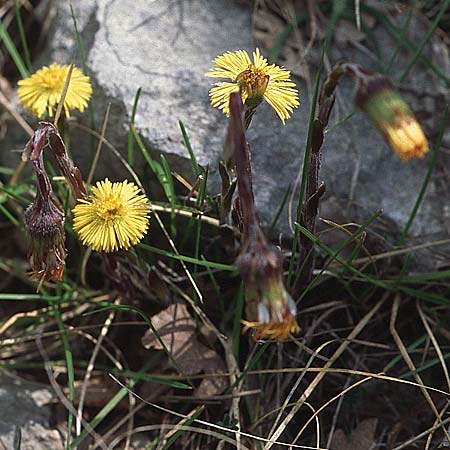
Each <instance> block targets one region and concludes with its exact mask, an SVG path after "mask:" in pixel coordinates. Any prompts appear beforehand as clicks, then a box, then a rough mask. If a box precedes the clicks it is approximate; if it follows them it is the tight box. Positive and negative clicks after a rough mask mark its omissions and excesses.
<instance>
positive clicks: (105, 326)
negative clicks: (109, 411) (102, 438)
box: [75, 298, 120, 436]
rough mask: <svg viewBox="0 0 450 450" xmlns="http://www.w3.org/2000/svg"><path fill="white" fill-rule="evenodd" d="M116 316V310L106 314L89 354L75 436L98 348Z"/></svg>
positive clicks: (77, 433)
mask: <svg viewBox="0 0 450 450" xmlns="http://www.w3.org/2000/svg"><path fill="white" fill-rule="evenodd" d="M114 304H115V305H119V304H120V298H117V299H116V300H115V301H114ZM115 314H116V310H115V309H112V310H111V311H110V313H109V314H108V316H107V317H106V319H105V322H104V324H103V326H102V329H101V330H100V334H99V337H98V339H97V342H96V344H95V346H94V350H93V352H92V354H91V357H90V359H89V362H88V366H87V369H86V373H85V375H84V380H83V384H82V386H81V391H80V398H79V401H78V413H77V420H76V427H75V429H76V435H77V436H79V435H80V434H81V420H80V418H81V417H83V407H84V400H85V398H86V392H87V389H88V386H89V381H90V379H91V375H92V371H93V369H94V365H95V360H96V359H97V355H98V353H99V351H100V347H101V345H102V342H103V339H104V338H105V336H106V335H107V334H108V331H109V327H110V325H111V323H112V321H113V320H114V316H115Z"/></svg>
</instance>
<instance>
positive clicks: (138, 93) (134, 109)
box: [127, 88, 142, 167]
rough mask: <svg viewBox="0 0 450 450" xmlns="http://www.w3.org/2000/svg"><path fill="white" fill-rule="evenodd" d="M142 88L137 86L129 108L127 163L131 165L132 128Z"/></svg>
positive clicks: (132, 150)
mask: <svg viewBox="0 0 450 450" xmlns="http://www.w3.org/2000/svg"><path fill="white" fill-rule="evenodd" d="M141 91H142V88H138V90H137V91H136V95H135V96H134V102H133V109H132V110H131V118H130V129H129V131H128V152H127V154H128V164H129V165H130V166H131V167H133V164H134V136H133V131H132V129H133V128H134V123H135V117H136V111H137V106H138V102H139V97H140V96H141Z"/></svg>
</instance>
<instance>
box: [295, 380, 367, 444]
mask: <svg viewBox="0 0 450 450" xmlns="http://www.w3.org/2000/svg"><path fill="white" fill-rule="evenodd" d="M373 378H374V377H366V378H363V379H362V380H359V381H357V382H356V383H353V384H352V385H350V386H348V387H347V388H345V389H344V390H342V391H341V392H339V394H337V395H335V396H334V397H333V398H331V399H330V400H328V401H327V402H326V403H324V404H323V405H322V406H321V407H320V408H319V409H318V410H317V411H315V413H314V414H313V415H312V416H311V417H310V418H309V419H308V420H307V421H306V423H305V424H304V425H303V427H302V428H301V430H300V431H299V432H298V433H297V436H295V438H294V441H293V442H295V441H297V439H299V438H300V436H301V435H302V434H303V432H304V431H305V430H306V427H307V426H308V425H309V424H310V423H311V422H312V421H313V420H314V419H316V418H317V420H318V415H319V413H320V412H321V411H323V410H324V409H325V408H326V407H327V406H328V405H331V403H333V402H334V401H336V400H338V399H340V398H341V397H343V396H344V395H345V394H347V393H348V392H350V391H351V390H353V389H355V388H357V387H358V386H359V385H361V384H363V383H365V382H366V381H370V380H372V379H373Z"/></svg>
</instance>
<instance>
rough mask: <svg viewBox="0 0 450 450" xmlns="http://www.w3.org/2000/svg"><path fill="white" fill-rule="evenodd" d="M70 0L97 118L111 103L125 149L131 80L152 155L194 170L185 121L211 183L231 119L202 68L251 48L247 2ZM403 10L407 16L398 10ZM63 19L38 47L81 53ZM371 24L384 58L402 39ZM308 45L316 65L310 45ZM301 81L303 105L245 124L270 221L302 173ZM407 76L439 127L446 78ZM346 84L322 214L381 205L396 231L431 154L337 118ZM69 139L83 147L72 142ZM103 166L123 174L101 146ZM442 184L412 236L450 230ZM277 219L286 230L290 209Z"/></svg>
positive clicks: (401, 57)
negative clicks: (409, 157)
mask: <svg viewBox="0 0 450 450" xmlns="http://www.w3.org/2000/svg"><path fill="white" fill-rule="evenodd" d="M74 10H75V15H76V17H77V21H78V27H79V29H80V30H81V36H82V38H83V41H84V45H85V50H86V53H87V55H88V66H89V71H90V75H91V78H92V81H93V84H94V102H93V107H94V109H95V114H96V117H97V120H98V124H97V126H98V127H99V125H100V123H101V121H102V117H103V115H104V112H105V110H106V105H107V103H108V102H111V103H112V118H111V120H110V125H109V128H108V131H107V137H108V139H109V140H110V141H111V142H113V143H114V145H116V146H117V147H118V148H119V149H120V150H121V151H122V152H123V154H125V147H126V136H127V122H128V120H129V117H130V114H131V108H132V103H133V99H134V96H135V93H136V90H137V89H138V87H141V88H142V95H141V99H140V103H139V107H138V113H137V116H136V127H137V129H138V130H139V132H140V133H141V134H142V136H143V138H144V140H145V142H146V144H147V145H148V147H149V148H150V149H151V150H153V151H154V152H156V154H158V153H159V152H164V153H165V154H166V155H168V157H169V160H170V161H171V164H172V168H173V169H175V170H177V171H180V172H183V173H184V174H185V175H186V176H189V175H190V173H191V171H190V164H189V163H188V162H187V160H186V158H187V156H188V154H187V151H186V149H185V147H184V144H183V140H182V136H181V133H180V130H179V127H178V120H182V121H183V122H184V123H185V125H186V128H187V130H188V132H189V135H190V138H191V142H192V145H193V148H194V151H195V153H196V156H197V159H198V161H199V162H200V163H201V164H203V165H209V166H210V169H211V173H212V177H211V178H212V180H213V186H217V179H218V174H217V161H218V160H219V158H220V155H221V147H222V142H223V137H224V131H225V127H226V123H227V121H226V118H225V116H224V115H223V114H222V113H221V112H219V111H218V110H216V109H214V108H212V107H211V106H210V105H209V99H208V90H209V88H210V86H211V83H212V81H214V80H211V79H208V78H206V77H204V73H205V72H206V71H207V70H208V69H209V68H210V67H211V60H212V59H213V58H214V57H215V56H217V55H219V54H222V53H223V52H225V51H227V50H236V49H247V50H251V49H253V48H254V46H255V43H254V42H252V35H251V11H249V10H248V9H245V8H243V7H242V6H239V5H238V4H237V3H236V2H234V1H231V0H215V1H210V0H189V1H176V0H174V1H169V2H168V1H162V0H155V1H144V0H142V1H135V0H97V1H94V0H79V1H77V2H76V3H75V4H74ZM399 20H400V22H402V21H403V20H404V17H403V18H402V17H401V18H400V19H399ZM70 23H71V17H70V11H69V6H68V3H67V2H62V1H61V2H58V3H57V15H56V18H55V21H54V24H53V27H52V35H51V38H50V39H49V48H48V49H47V50H46V51H45V52H44V55H43V57H42V58H41V60H42V62H43V63H44V62H45V63H50V62H52V61H53V60H56V61H58V62H69V61H77V60H78V56H77V55H78V50H77V45H76V39H75V37H74V33H73V29H72V27H71V26H70V25H69V24H70ZM426 30H427V28H426V24H422V23H421V22H420V21H418V20H416V19H415V18H413V20H412V22H411V26H410V28H409V31H408V33H409V35H410V39H411V40H413V41H414V42H416V43H417V42H420V40H421V39H422V38H423V36H424V35H425V33H426ZM373 34H374V36H375V38H376V39H377V40H378V42H379V50H380V60H381V61H383V62H387V61H388V60H389V59H390V57H391V55H392V52H394V51H395V50H396V48H397V44H396V42H395V41H394V40H393V39H392V38H391V37H390V36H389V34H388V33H386V31H385V30H384V29H382V28H380V27H378V28H375V29H374V30H373ZM427 51H428V50H427ZM311 54H312V55H313V56H312V60H311V64H312V67H314V64H317V55H318V51H317V49H316V51H315V52H314V51H313V52H312V53H311ZM314 55H315V57H314ZM341 58H346V59H349V60H351V61H354V62H358V63H361V64H362V65H364V66H365V67H366V68H368V69H377V70H380V65H379V63H378V62H377V61H376V58H374V57H373V55H371V54H367V53H365V52H362V51H360V50H359V49H358V47H357V46H347V47H344V46H343V45H341V47H340V48H339V49H334V50H333V53H332V55H331V60H332V61H337V60H338V59H341ZM411 58H412V55H410V54H405V53H403V52H399V54H398V56H397V57H396V58H395V60H394V64H393V66H392V68H391V70H390V72H389V73H390V74H391V75H394V78H396V77H399V74H401V73H402V71H403V70H404V68H405V67H406V65H407V63H408V62H409V61H410V60H411ZM44 59H45V61H44ZM314 59H315V61H314ZM297 82H298V86H299V90H300V100H301V103H302V104H301V107H300V108H299V109H298V110H296V111H295V113H294V115H293V117H292V119H290V120H289V121H288V122H287V124H286V126H283V125H282V124H281V123H280V121H279V120H278V119H276V118H275V117H274V115H273V113H272V111H271V110H270V108H269V107H268V105H266V104H265V105H263V106H262V107H261V108H259V110H258V112H257V114H256V116H255V119H254V122H253V124H252V127H251V129H250V131H249V141H250V143H251V146H252V149H253V156H252V159H253V165H254V183H255V195H256V202H257V205H258V207H259V209H260V211H261V216H262V218H263V220H264V221H265V222H266V223H270V222H271V221H272V219H273V218H274V216H275V214H276V212H277V209H278V206H279V205H280V203H281V200H282V198H283V196H284V195H285V192H286V190H287V189H288V186H289V185H293V184H294V182H295V180H296V177H297V175H298V174H299V173H300V172H301V167H302V161H303V154H304V147H305V141H306V134H307V124H308V118H309V111H310V99H309V98H308V93H307V90H306V88H305V87H304V83H303V82H302V81H300V80H297ZM403 86H406V87H408V89H409V91H408V92H409V94H410V95H409V96H408V97H409V98H410V99H412V100H413V101H414V100H415V104H414V105H413V106H414V109H415V110H416V112H417V113H418V115H419V116H424V117H428V118H429V125H430V127H427V128H426V130H427V131H428V132H432V133H433V134H435V133H436V129H437V128H438V127H439V121H438V120H436V116H434V115H433V113H434V111H439V110H440V109H442V108H440V107H439V102H440V101H442V97H439V95H438V94H437V93H438V92H443V87H442V83H441V82H439V81H438V80H437V79H436V77H434V76H433V75H430V73H429V72H428V71H427V70H426V69H425V68H424V67H423V66H422V65H421V64H417V65H416V67H415V68H414V69H413V70H412V71H411V73H410V75H409V77H408V78H407V79H406V81H405V82H404V83H403ZM352 94H353V84H352V83H349V82H347V83H344V84H343V85H342V86H341V87H340V88H339V96H338V100H337V104H336V107H335V109H334V111H333V113H332V117H331V120H330V126H329V129H328V132H327V135H326V141H325V146H324V153H323V164H322V172H321V177H322V179H323V180H325V181H326V184H327V194H326V198H325V200H324V202H323V204H322V215H324V216H325V217H327V211H336V210H338V211H339V215H340V216H341V218H342V220H345V221H349V220H351V221H353V220H358V221H364V220H367V219H368V218H369V217H370V216H371V215H373V214H374V213H375V212H376V211H377V210H379V209H380V208H382V209H383V211H384V214H383V218H384V220H385V221H386V222H387V223H389V224H390V226H389V228H390V230H393V231H397V232H398V231H400V230H401V229H402V228H403V227H404V226H405V224H406V222H407V220H408V217H409V215H410V213H411V211H412V208H413V206H414V203H415V201H416V198H417V195H418V192H419V189H420V186H421V185H422V181H423V179H424V176H425V173H426V171H427V167H428V164H429V161H430V155H428V156H427V157H426V158H425V159H424V160H418V161H412V162H409V163H407V164H405V163H403V162H401V161H399V160H398V159H397V157H396V156H395V155H394V154H393V152H392V151H391V150H390V149H389V148H388V147H387V145H386V144H385V143H384V141H383V140H382V138H381V136H380V135H379V133H378V132H377V131H376V130H374V129H373V127H372V126H371V125H370V124H369V123H368V121H367V120H366V118H365V117H364V116H363V115H362V114H361V113H357V114H356V115H355V116H353V117H352V118H351V119H350V120H347V121H345V122H344V123H342V124H340V125H338V126H334V125H335V124H337V123H338V122H339V121H340V120H341V119H343V118H344V117H346V116H347V114H348V113H350V112H351V111H352V110H353V106H352V102H351V98H352ZM417 94H420V97H419V96H418V95H417ZM424 105H427V106H426V108H425V106H424ZM430 117H431V118H430ZM433 118H434V119H433ZM79 142H82V141H79ZM79 142H77V144H79ZM72 147H73V150H74V151H75V154H76V155H77V154H78V155H79V154H80V151H78V153H77V149H76V147H77V146H76V145H75V146H74V145H72ZM78 150H79V149H78ZM84 151H85V149H83V152H84ZM105 174H108V175H109V176H110V177H111V176H114V174H116V176H119V174H118V164H117V161H116V160H115V159H114V158H111V157H110V154H109V152H107V151H106V150H104V151H103V155H102V159H101V162H100V165H99V170H98V172H97V175H98V176H99V177H100V176H103V175H105ZM122 175H123V174H122ZM214 180H215V183H214ZM440 189H441V185H440V184H439V182H438V180H437V177H433V178H432V180H431V183H430V185H429V187H428V190H427V194H426V196H425V199H424V202H423V204H422V207H421V208H420V210H419V213H418V215H417V217H416V220H415V221H414V224H413V226H412V228H411V235H413V236H421V239H422V240H423V239H432V238H433V239H434V238H436V237H437V236H443V235H447V234H448V233H447V227H448V225H449V222H448V217H446V215H445V211H444V207H445V201H444V200H443V198H442V195H441V192H440ZM293 211H295V201H294V202H293ZM277 228H278V230H281V231H284V232H286V231H287V230H288V210H287V208H285V210H284V211H283V213H282V215H281V218H280V222H279V224H278V227H277Z"/></svg>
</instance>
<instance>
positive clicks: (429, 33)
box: [399, 0, 450, 83]
mask: <svg viewBox="0 0 450 450" xmlns="http://www.w3.org/2000/svg"><path fill="white" fill-rule="evenodd" d="M449 5H450V0H444V2H443V4H442V7H441V9H440V11H439V13H438V14H437V16H436V18H435V19H434V21H433V23H432V24H431V27H430V28H429V29H428V31H427V34H426V35H425V37H424V38H423V40H422V42H421V43H420V45H419V47H418V48H417V50H416V52H415V54H414V56H413V58H412V59H411V61H410V62H409V64H408V65H407V66H406V69H405V70H404V71H403V73H402V75H401V76H400V79H399V82H400V83H401V82H402V81H403V80H404V79H405V78H406V77H407V76H408V74H409V72H410V71H411V69H412V68H413V67H414V65H415V64H416V62H417V60H418V59H419V57H420V55H421V54H422V51H423V49H424V47H425V45H426V44H427V42H428V41H429V40H430V38H431V36H432V35H433V33H434V31H435V30H436V28H437V27H438V25H439V22H440V20H441V18H442V16H443V15H444V13H445V12H446V11H447V10H448V7H449Z"/></svg>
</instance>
